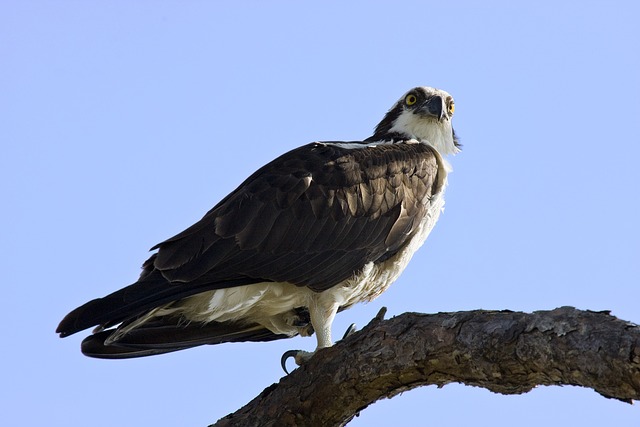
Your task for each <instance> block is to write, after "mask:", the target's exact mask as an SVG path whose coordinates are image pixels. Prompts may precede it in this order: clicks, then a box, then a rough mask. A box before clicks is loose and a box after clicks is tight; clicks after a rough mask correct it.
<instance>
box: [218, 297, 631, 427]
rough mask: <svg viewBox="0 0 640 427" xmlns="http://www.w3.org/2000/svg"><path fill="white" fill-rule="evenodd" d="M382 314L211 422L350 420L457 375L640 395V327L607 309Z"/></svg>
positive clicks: (508, 388)
mask: <svg viewBox="0 0 640 427" xmlns="http://www.w3.org/2000/svg"><path fill="white" fill-rule="evenodd" d="M383 316H384V309H383V310H381V312H380V313H379V314H378V316H377V317H376V318H375V319H374V320H373V321H372V322H371V323H370V324H369V325H367V326H366V327H365V328H364V329H363V330H362V331H359V332H357V333H355V334H354V335H352V336H350V337H348V338H347V339H345V340H343V341H341V342H339V343H337V344H336V345H335V346H333V347H331V348H327V349H323V350H321V351H319V352H318V353H317V354H316V355H315V356H314V357H313V358H312V359H311V360H310V361H309V362H308V363H307V364H305V365H304V366H302V367H300V368H298V369H296V370H295V371H294V372H293V373H291V375H288V376H285V377H284V378H282V379H281V380H280V382H279V383H277V384H273V385H271V386H270V387H267V388H266V389H265V390H264V391H263V392H262V393H261V394H260V395H259V396H257V397H256V398H255V399H254V400H252V401H251V402H249V403H248V404H247V405H246V406H244V407H243V408H241V409H239V410H238V411H236V412H235V413H233V414H230V415H227V416H226V417H224V418H222V419H220V420H219V421H218V422H217V423H216V424H214V426H216V427H223V426H224V427H226V426H252V427H254V426H319V425H322V426H338V425H344V424H346V423H348V422H349V421H350V420H351V419H352V418H353V417H354V416H355V415H356V414H357V413H358V412H359V411H361V410H362V409H364V408H366V407H367V406H368V405H370V404H371V403H373V402H375V401H376V400H378V399H380V398H384V397H386V398H389V397H393V396H395V395H397V394H398V393H401V392H403V391H406V390H410V389H412V388H415V387H419V386H423V385H437V386H438V387H441V386H444V385H445V384H448V383H452V382H457V383H464V384H467V385H471V386H477V387H484V388H486V389H489V390H491V391H493V392H496V393H503V394H520V393H526V392H528V391H529V390H531V389H532V388H533V387H535V386H537V385H560V384H563V385H564V384H566V385H577V386H583V387H589V388H592V389H594V390H595V391H597V392H598V393H600V394H601V395H603V396H605V397H608V398H615V399H619V400H621V401H624V402H629V403H631V401H632V400H640V326H638V325H635V324H632V323H629V322H625V321H623V320H620V319H617V318H616V317H613V316H611V315H610V314H609V313H608V312H591V311H581V310H577V309H574V308H571V307H562V308H558V309H555V310H552V311H537V312H534V313H531V314H528V313H519V312H511V311H484V310H477V311H469V312H457V313H438V314H419V313H405V314H403V315H400V316H398V317H394V318H392V319H389V320H383V319H382V318H383Z"/></svg>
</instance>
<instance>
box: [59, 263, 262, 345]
mask: <svg viewBox="0 0 640 427" xmlns="http://www.w3.org/2000/svg"><path fill="white" fill-rule="evenodd" d="M254 281H255V280H254V279H245V278H242V279H235V280H230V281H225V282H224V283H204V284H184V283H171V282H169V281H168V280H167V279H165V278H164V277H163V276H162V274H161V273H160V272H159V271H157V270H154V271H153V272H151V273H149V274H148V275H147V276H145V277H144V278H142V279H141V280H140V281H138V282H136V283H134V284H132V285H129V286H127V287H125V288H122V289H120V290H118V291H116V292H113V293H112V294H109V295H107V296H106V297H103V298H97V299H94V300H91V301H89V302H88V303H86V304H84V305H82V306H80V307H78V308H76V309H75V310H73V311H72V312H71V313H69V314H67V315H66V316H65V317H64V319H62V321H61V322H60V324H59V325H58V328H57V329H56V332H57V333H59V334H60V336H61V337H67V336H69V335H72V334H75V333H76V332H79V331H82V330H84V329H87V328H90V327H92V326H96V325H101V326H102V327H103V329H104V328H108V327H111V326H114V325H117V324H118V323H120V322H123V321H125V320H127V319H130V318H132V317H136V316H139V315H140V314H142V313H144V312H146V311H148V310H151V309H154V308H156V307H158V306H161V305H163V304H168V303H170V302H173V301H177V300H179V299H182V298H186V297H188V296H191V295H195V294H198V293H200V292H204V291H208V290H212V289H218V288H224V287H231V286H240V285H247V284H250V283H253V282H254Z"/></svg>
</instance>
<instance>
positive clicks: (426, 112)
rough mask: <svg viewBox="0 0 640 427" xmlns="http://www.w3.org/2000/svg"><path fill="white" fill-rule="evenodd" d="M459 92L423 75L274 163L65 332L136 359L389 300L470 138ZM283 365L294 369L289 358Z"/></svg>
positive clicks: (302, 331) (86, 349)
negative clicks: (458, 118)
mask: <svg viewBox="0 0 640 427" xmlns="http://www.w3.org/2000/svg"><path fill="white" fill-rule="evenodd" d="M454 111H455V103H454V100H453V97H452V96H451V95H450V94H449V93H447V92H445V91H443V90H440V89H436V88H432V87H426V86H419V87H415V88H413V89H411V90H409V91H408V92H406V93H405V94H404V95H402V97H401V98H400V99H399V100H398V101H397V102H395V103H394V104H393V106H392V107H391V108H390V109H389V110H388V111H387V113H386V114H385V115H384V117H383V118H382V120H381V121H380V122H379V123H378V125H377V126H376V127H375V129H374V132H373V135H372V136H370V137H368V138H366V139H363V140H361V141H316V142H312V143H309V144H306V145H303V146H300V147H298V148H295V149H293V150H291V151H289V152H287V153H285V154H283V155H281V156H280V157H277V158H276V159H275V160H273V161H271V162H270V163H267V164H266V165H265V166H263V167H261V168H260V169H258V170H257V171H256V172H255V173H253V174H252V175H251V176H249V177H248V178H247V179H246V180H245V181H244V182H242V183H241V184H240V186H238V187H237V188H236V189H235V190H234V191H232V192H231V193H230V194H229V195H227V196H226V197H225V198H223V199H222V200H221V201H220V202H219V203H218V204H217V205H215V206H214V207H213V208H212V209H211V210H209V211H208V212H207V213H206V214H205V215H204V217H203V218H202V219H201V220H199V221H198V222H196V223H195V224H193V225H192V226H190V227H188V228H187V229H185V230H184V231H182V232H181V233H179V234H177V235H175V236H174V237H171V238H170V239H167V240H165V241H163V242H161V243H159V244H157V245H155V246H154V247H153V248H151V251H154V252H153V253H152V255H151V256H150V258H149V259H147V260H146V261H145V262H144V263H143V265H142V272H141V274H140V277H139V278H138V279H137V281H136V282H135V283H133V284H131V285H128V286H126V287H124V288H122V289H120V290H117V291H115V292H113V293H111V294H109V295H107V296H105V297H102V298H97V299H94V300H91V301H89V302H87V303H86V304H84V305H82V306H80V307H78V308H76V309H75V310H73V311H71V312H70V313H69V314H67V315H66V316H65V317H64V319H63V320H62V321H61V322H60V324H59V326H58V327H57V329H56V332H57V333H58V334H59V335H60V336H61V337H67V336H69V335H72V334H75V333H77V332H80V331H83V330H85V329H88V328H91V327H95V328H94V329H93V331H92V333H91V334H89V335H88V336H87V337H86V338H84V340H83V341H82V343H81V351H82V353H83V354H85V355H86V356H90V357H96V358H105V359H126V358H133V357H143V356H151V355H157V354H163V353H168V352H173V351H177V350H183V349H187V348H191V347H196V346H200V345H207V344H220V343H225V342H243V341H244V342H246V341H254V342H264V341H272V340H277V339H283V338H290V337H294V336H297V335H300V336H311V335H313V334H314V333H315V335H316V339H317V346H316V350H315V351H313V352H307V351H302V350H292V351H291V352H287V353H285V355H286V356H287V357H289V356H291V357H294V359H295V362H296V363H297V364H298V365H301V364H303V363H305V362H306V361H307V360H309V359H310V358H311V357H313V355H314V354H316V353H317V351H318V350H320V349H322V348H326V347H330V346H332V345H333V340H332V323H333V320H334V317H335V315H336V313H338V312H341V311H343V310H345V309H347V308H349V307H351V306H353V305H354V304H356V303H360V302H368V301H371V300H373V299H374V298H376V297H378V296H379V295H380V294H381V293H383V292H384V291H385V290H386V289H387V288H388V287H389V286H390V285H391V283H393V282H394V281H395V280H396V279H397V278H398V277H399V275H400V274H401V273H402V271H403V270H404V269H405V267H406V266H407V264H408V263H409V261H410V260H411V258H412V256H413V255H414V253H415V252H416V250H418V248H419V247H420V246H421V245H422V244H423V243H424V241H425V240H426V238H427V236H428V235H429V233H430V232H431V230H432V228H433V227H434V225H435V223H436V222H437V220H438V218H439V216H440V213H441V212H442V211H443V209H444V192H445V188H446V186H447V176H448V173H449V172H450V171H451V166H450V164H449V162H448V161H447V160H446V159H445V156H447V155H452V154H456V153H458V152H459V151H460V150H461V144H460V142H459V139H458V137H457V135H456V133H455V131H454V130H453V127H452V123H451V122H452V118H453V114H454ZM282 366H283V368H284V369H285V371H286V368H285V356H283V360H282Z"/></svg>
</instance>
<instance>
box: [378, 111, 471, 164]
mask: <svg viewBox="0 0 640 427" xmlns="http://www.w3.org/2000/svg"><path fill="white" fill-rule="evenodd" d="M390 130H391V132H398V133H402V134H405V135H410V136H411V137H412V138H415V139H417V140H419V141H422V142H425V143H427V144H429V145H431V146H432V147H433V148H435V149H436V150H438V152H439V153H440V154H441V155H443V156H446V155H448V154H456V153H458V152H459V151H460V150H459V149H458V147H456V144H455V143H454V142H453V131H452V130H451V122H450V121H449V120H448V119H444V120H442V121H437V120H435V119H425V118H424V117H420V116H418V115H416V114H414V113H413V112H411V111H406V110H405V111H403V112H402V114H400V116H398V118H397V119H396V120H395V122H394V124H393V127H392V128H391V129H390Z"/></svg>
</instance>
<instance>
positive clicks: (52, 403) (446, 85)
mask: <svg viewBox="0 0 640 427" xmlns="http://www.w3.org/2000/svg"><path fill="white" fill-rule="evenodd" d="M445 3H446V4H445ZM526 3H527V4H526V6H525V7H523V6H521V2H511V1H505V2H467V3H465V2H455V4H456V5H455V6H453V5H452V4H453V2H442V1H439V2H426V1H416V2H382V1H378V2H371V1H366V2H365V1H360V2H323V6H314V5H309V4H308V2H293V1H291V2H258V1H255V2H240V1H238V2H201V1H198V2H173V1H163V2H156V1H137V2H125V1H113V2H34V1H6V2H3V3H2V4H1V5H0V61H1V66H0V144H1V148H2V150H1V152H0V194H1V196H2V207H3V208H2V209H1V210H0V222H1V224H2V232H1V234H2V237H1V239H0V265H1V271H2V272H3V280H2V289H3V315H2V318H3V320H2V326H0V327H1V328H2V331H1V334H2V342H3V344H2V353H3V356H2V364H0V371H1V372H0V374H1V378H2V380H1V381H0V383H1V385H0V393H1V395H0V425H6V426H10V425H29V426H35V425H51V426H87V425H90V426H93V427H100V426H113V425H124V426H141V425H154V426H158V427H161V426H176V425H182V426H205V425H207V424H208V423H210V422H214V421H216V420H217V419H218V418H220V417H222V416H224V415H226V414H227V413H229V412H232V411H234V410H236V409H237V408H239V407H240V406H241V405H242V404H244V403H246V402H247V401H249V400H250V399H251V398H253V397H254V396H255V395H257V394H258V393H259V392H260V391H261V390H263V389H264V388H265V387H267V386H268V385H270V384H272V383H273V382H276V381H278V380H279V378H280V377H281V375H282V372H281V370H280V367H279V357H280V355H281V354H282V353H283V352H284V351H285V350H288V349H291V348H305V349H312V348H313V347H314V345H315V340H314V339H304V338H295V339H292V340H285V341H280V342H274V343H266V344H234V345H222V346H209V347H202V348H198V349H193V350H189V351H184V352H179V353H175V354H169V355H165V356H160V357H155V358H145V359H138V360H129V361H104V360H94V359H89V358H86V357H83V356H82V355H81V354H80V352H79V343H80V340H81V338H82V336H81V335H80V334H79V335H77V336H73V337H71V338H68V339H65V340H61V339H59V338H58V337H57V336H56V335H55V334H54V329H55V327H56V325H57V323H58V321H59V320H60V319H61V318H62V316H63V315H64V314H66V313H67V312H68V311H69V310H70V309H72V308H74V307H76V306H77V305H79V304H81V303H84V302H85V301H87V300H89V299H92V298H95V297H100V296H103V295H105V294H107V293H109V292H111V291H113V290H115V289H117V288H120V287H122V286H124V285H127V284H129V283H131V282H133V281H134V280H135V278H136V277H137V275H138V273H139V266H140V264H141V263H142V261H143V260H145V259H146V257H147V255H148V254H147V249H148V248H149V247H151V246H152V245H154V244H155V243H157V242H159V241H161V240H163V239H165V238H168V237H170V236H172V235H174V234H175V233H177V232H179V231H181V230H182V229H183V228H185V227H186V226H188V225H190V224H191V223H192V222H194V221H196V220H197V219H199V218H200V217H201V216H202V215H203V214H204V213H205V212H206V211H207V210H208V209H209V208H210V207H211V206H213V205H214V204H215V203H217V202H218V201H219V200H220V199H221V198H222V197H224V196H225V195H226V194H227V193H228V192H229V191H231V190H232V189H233V188H235V186H237V185H238V184H239V183H240V182H241V181H242V180H243V179H244V178H245V177H246V176H248V175H249V174H250V173H251V172H253V171H254V170H255V169H256V168H257V167H259V166H261V165H262V164H264V163H266V162H267V161H269V160H271V159H273V158H274V157H276V156H277V155H279V154H281V153H283V152H284V151H286V150H288V149H290V148H293V147H295V146H298V145H301V144H304V143H307V142H310V141H313V140H331V139H333V140H335V139H360V138H364V137H367V136H369V135H370V133H371V130H372V128H373V126H374V125H375V124H376V123H377V122H378V121H379V120H380V118H381V117H382V115H383V114H384V113H385V112H386V110H387V109H388V108H389V107H390V106H391V104H392V103H393V102H394V101H395V100H396V99H397V98H398V97H399V96H400V95H401V94H402V93H404V92H405V91H406V90H408V89H409V88H411V87H413V86H416V85H429V86H435V87H439V88H442V89H445V90H447V91H448V92H450V93H451V94H453V96H454V97H455V99H456V116H455V118H454V126H455V129H456V131H457V133H458V134H459V135H460V137H461V139H462V142H463V144H464V151H463V152H462V153H461V154H459V155H457V156H455V157H454V158H452V159H450V160H451V163H452V164H453V167H454V173H453V174H452V175H451V176H450V181H449V182H450V185H449V188H448V193H447V209H446V211H445V213H444V215H443V216H442V217H441V219H440V222H439V223H438V225H437V226H436V228H435V230H434V232H433V233H432V235H431V236H430V238H429V240H428V241H427V243H426V245H425V246H424V247H423V248H422V249H421V250H420V251H419V252H418V253H417V255H416V256H415V257H414V260H413V261H412V263H411V264H410V265H409V267H408V269H407V270H406V272H405V273H404V275H403V276H402V277H401V278H400V279H399V280H398V281H397V282H396V283H395V284H394V285H393V286H392V287H391V289H390V290H389V291H388V292H387V293H385V294H384V295H383V296H382V297H380V298H379V299H377V300H376V301H374V302H372V303H370V304H367V305H360V306H358V307H355V308H353V309H351V310H348V311H346V312H343V313H341V314H339V315H338V319H337V320H336V322H335V324H334V329H335V331H336V332H335V333H336V335H338V334H340V333H341V332H342V331H343V330H344V329H345V328H346V327H347V325H348V324H349V323H351V322H356V323H358V324H359V325H361V326H362V325H364V324H366V323H367V322H368V320H369V319H370V318H371V317H373V316H374V315H375V313H376V312H377V311H378V310H379V308H380V307H381V306H387V307H388V308H389V312H388V313H389V315H397V314H400V313H402V312H405V311H419V312H437V311H457V310H467V309H476V308H484V309H511V310H524V311H533V310H541V309H552V308H555V307H558V306H563V305H571V306H576V307H578V308H582V309H591V310H605V309H607V310H612V312H613V314H614V315H617V316H619V317H621V318H623V319H626V320H629V321H632V322H636V323H640V243H639V242H640V226H639V225H638V218H640V202H639V196H640V190H639V187H638V185H639V184H638V183H639V182H640V169H639V168H638V158H639V157H640V138H639V135H640V54H639V53H638V49H639V43H640V27H639V26H638V16H640V10H638V6H637V3H636V2H633V1H628V2H607V1H602V2H590V1H580V2H555V1H554V2H526ZM516 4H518V5H517V6H516ZM639 420H640V409H639V408H638V405H635V406H630V405H625V404H622V403H619V402H616V401H612V400H607V399H604V398H602V397H600V396H599V395H597V394H596V393H595V392H593V391H591V390H587V389H580V388H576V387H562V388H560V387H544V388H540V389H536V390H534V391H533V392H531V393H529V394H526V395H522V396H500V395H495V394H492V393H490V392H488V391H486V390H482V389H475V388H470V387H464V386H460V385H449V386H446V387H444V388H443V389H436V388H435V387H425V388H421V389H419V390H414V391H411V392H408V393H404V394H403V395H402V396H399V397H396V398H394V399H393V400H388V401H383V402H378V403H377V404H375V405H373V406H372V407H370V408H369V409H367V410H365V411H363V412H362V414H361V415H360V417H359V418H358V419H356V420H354V421H353V422H352V423H351V424H350V426H378V425H381V426H382V425H418V424H420V423H424V424H425V425H427V424H428V425H441V424H443V423H447V424H449V425H489V424H490V425H492V426H512V425H513V424H514V423H517V424H518V425H519V426H540V425H562V424H563V423H564V424H565V425H587V426H596V425H637V423H638V421H639Z"/></svg>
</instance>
